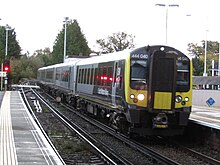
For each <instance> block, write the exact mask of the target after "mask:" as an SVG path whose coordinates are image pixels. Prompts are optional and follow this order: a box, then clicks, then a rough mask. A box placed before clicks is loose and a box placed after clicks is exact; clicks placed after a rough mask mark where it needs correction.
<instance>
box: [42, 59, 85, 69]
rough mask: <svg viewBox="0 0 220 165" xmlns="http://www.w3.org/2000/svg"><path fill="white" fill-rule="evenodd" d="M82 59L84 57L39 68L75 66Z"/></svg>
mask: <svg viewBox="0 0 220 165" xmlns="http://www.w3.org/2000/svg"><path fill="white" fill-rule="evenodd" d="M80 60H82V59H80V58H77V59H76V60H73V61H69V62H65V63H59V64H54V65H49V66H45V67H42V68H39V69H38V70H45V69H51V68H59V67H64V66H74V65H75V64H76V63H77V62H79V61H80Z"/></svg>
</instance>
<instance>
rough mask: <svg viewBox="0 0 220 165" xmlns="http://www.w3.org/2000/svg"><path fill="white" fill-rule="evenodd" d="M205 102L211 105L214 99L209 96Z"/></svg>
mask: <svg viewBox="0 0 220 165" xmlns="http://www.w3.org/2000/svg"><path fill="white" fill-rule="evenodd" d="M206 103H207V104H208V106H209V107H211V106H212V105H213V104H215V100H214V99H213V98H211V97H210V98H209V99H208V100H207V101H206Z"/></svg>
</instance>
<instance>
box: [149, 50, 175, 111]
mask: <svg viewBox="0 0 220 165" xmlns="http://www.w3.org/2000/svg"><path fill="white" fill-rule="evenodd" d="M175 86H176V56H175V54H170V53H166V52H163V51H155V52H154V53H153V55H152V56H151V64H150V76H149V93H148V98H149V102H148V107H149V109H150V110H168V111H169V110H173V109H174V106H175V99H174V98H175V89H176V87H175Z"/></svg>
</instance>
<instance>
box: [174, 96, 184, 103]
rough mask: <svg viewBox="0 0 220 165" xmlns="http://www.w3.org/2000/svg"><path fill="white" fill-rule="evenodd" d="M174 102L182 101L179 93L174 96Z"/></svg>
mask: <svg viewBox="0 0 220 165" xmlns="http://www.w3.org/2000/svg"><path fill="white" fill-rule="evenodd" d="M175 100H176V102H177V103H180V102H181V101H182V97H181V96H180V95H178V96H176V99H175Z"/></svg>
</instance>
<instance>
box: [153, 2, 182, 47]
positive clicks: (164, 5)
mask: <svg viewBox="0 0 220 165" xmlns="http://www.w3.org/2000/svg"><path fill="white" fill-rule="evenodd" d="M155 6H161V7H166V25H165V29H166V44H167V29H168V8H169V7H179V5H178V4H169V5H166V4H161V3H157V4H155Z"/></svg>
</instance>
